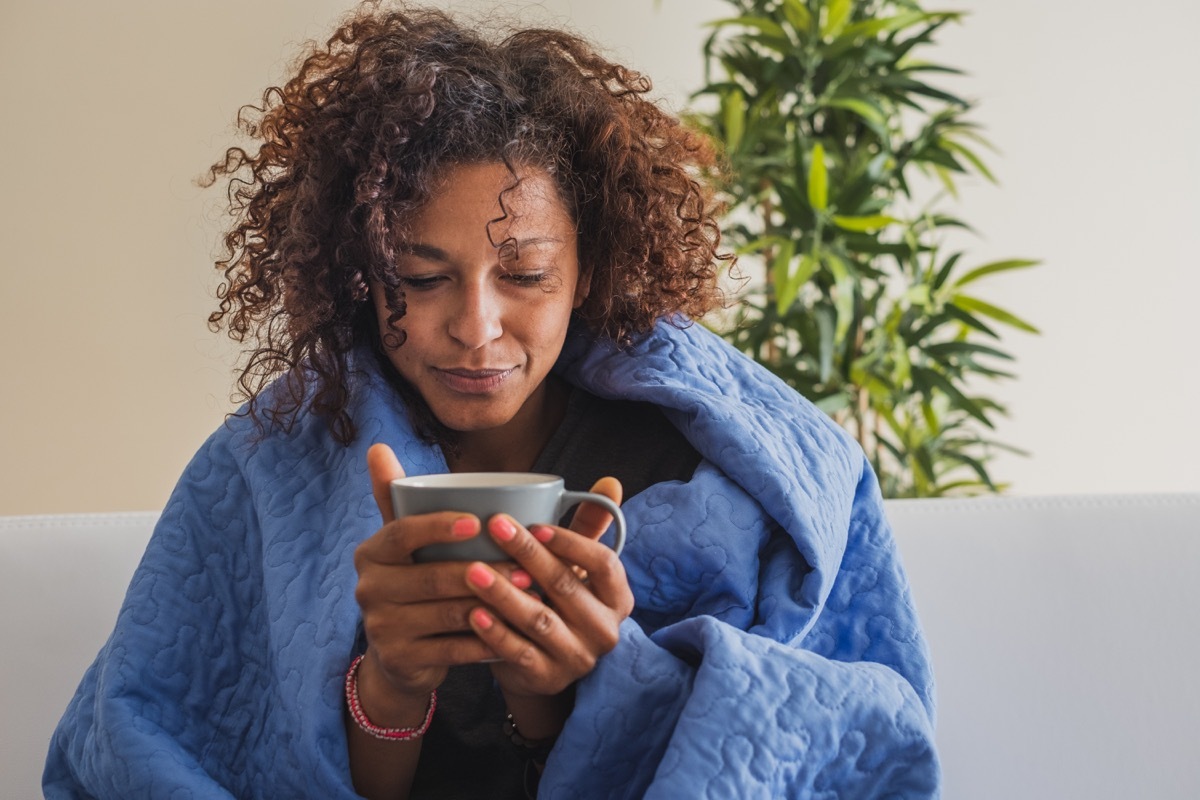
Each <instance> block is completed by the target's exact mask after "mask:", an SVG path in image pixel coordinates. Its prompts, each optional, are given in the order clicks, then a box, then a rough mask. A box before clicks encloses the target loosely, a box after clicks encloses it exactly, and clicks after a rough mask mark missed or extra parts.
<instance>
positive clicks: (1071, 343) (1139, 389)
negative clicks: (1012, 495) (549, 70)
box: [0, 0, 1200, 514]
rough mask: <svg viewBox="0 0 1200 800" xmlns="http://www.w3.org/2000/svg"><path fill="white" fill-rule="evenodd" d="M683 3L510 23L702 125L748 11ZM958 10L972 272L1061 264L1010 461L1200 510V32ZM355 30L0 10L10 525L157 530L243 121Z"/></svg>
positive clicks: (258, 14) (1152, 0)
mask: <svg viewBox="0 0 1200 800" xmlns="http://www.w3.org/2000/svg"><path fill="white" fill-rule="evenodd" d="M443 5H444V6H446V7H449V8H453V9H455V10H463V9H467V10H478V9H487V8H490V7H491V6H492V4H490V3H487V2H481V1H480V0H473V1H471V2H468V1H467V0H458V1H457V2H444V3H443ZM661 5H662V8H661V9H660V10H658V11H656V10H655V9H654V3H653V0H607V1H606V2H604V3H598V2H593V1H592V0H545V1H544V2H542V3H540V4H538V5H537V6H536V7H528V6H525V5H523V4H520V3H508V4H505V5H504V7H505V8H506V9H508V10H510V11H513V10H514V9H515V10H516V12H515V13H518V14H520V16H521V18H522V19H524V20H528V21H530V22H538V23H550V24H568V25H571V26H573V27H575V28H576V29H577V30H579V31H580V32H582V33H585V34H587V35H589V36H592V37H593V38H595V39H596V40H598V41H600V42H602V43H604V44H605V45H607V47H608V49H609V50H610V52H611V53H613V54H614V55H615V56H616V57H618V58H619V59H621V60H624V61H626V62H627V63H629V64H630V65H631V66H634V67H637V68H640V69H642V70H644V71H645V72H647V73H648V74H649V75H651V76H652V77H653V78H654V79H655V81H656V85H657V87H658V90H659V91H660V92H662V93H663V94H664V95H665V96H666V97H667V98H668V99H669V100H670V102H671V104H672V105H673V106H675V107H676V108H681V107H682V105H683V98H684V96H685V95H686V93H687V91H689V90H690V89H691V88H694V87H695V86H696V85H698V84H699V80H700V76H701V72H700V68H701V64H700V59H699V55H698V51H699V45H700V41H701V39H702V37H703V35H704V33H703V30H702V28H701V23H702V22H703V21H705V20H709V19H714V18H716V17H719V16H723V15H725V14H726V13H727V8H726V4H725V3H723V2H721V1H720V0H662V4H661ZM956 5H957V6H959V7H966V8H968V9H971V10H972V11H973V14H972V16H971V17H970V18H969V19H968V21H967V23H966V24H965V25H964V26H962V27H959V28H956V29H954V30H951V31H948V32H947V33H946V35H945V36H943V37H942V44H941V45H940V46H939V47H938V48H937V49H936V50H933V51H930V53H929V55H930V57H931V58H934V59H937V60H941V61H943V62H946V63H949V64H953V65H956V66H960V67H963V68H966V69H968V70H969V71H970V72H971V73H972V77H971V78H969V79H967V80H965V81H961V82H960V83H958V84H956V86H955V88H957V89H959V90H960V91H962V92H964V93H966V94H968V95H971V96H974V97H977V98H979V99H980V100H981V101H982V105H981V108H980V112H979V115H978V117H977V118H978V119H979V121H980V122H982V123H983V125H984V126H985V128H986V129H987V132H988V134H989V135H990V136H991V138H992V139H993V141H994V142H995V143H996V144H997V145H998V146H999V147H1000V148H1001V149H1002V151H1003V155H1002V156H1000V157H995V158H993V160H992V165H993V167H994V169H995V171H996V172H997V173H998V175H999V176H1000V178H1001V181H1002V184H1003V186H1002V187H1001V188H999V189H996V188H994V187H990V186H978V187H970V188H969V189H968V191H967V192H966V193H965V195H964V199H963V205H962V207H960V209H959V211H960V213H961V215H962V216H963V217H964V218H966V219H967V220H968V221H970V222H972V223H973V224H975V225H976V227H978V229H979V230H980V231H982V232H983V233H984V234H985V236H986V239H985V240H983V241H979V242H972V243H971V247H972V251H971V252H972V256H973V257H974V258H975V259H976V260H977V261H979V262H982V261H983V260H984V259H988V258H991V257H999V256H1009V255H1023V256H1026V255H1027V256H1034V257H1040V258H1043V259H1045V260H1046V262H1047V263H1046V266H1045V267H1042V268H1040V269H1038V270H1036V271H1034V272H1029V273H1025V274H1020V275H1014V276H1011V277H1008V278H1004V279H998V280H996V281H995V282H994V283H993V284H992V285H991V286H989V287H987V290H986V293H985V296H987V297H989V298H991V299H994V300H995V301H996V302H998V303H1000V304H1001V305H1007V306H1009V307H1011V308H1012V310H1014V311H1017V312H1018V313H1020V314H1022V315H1023V316H1025V317H1027V318H1029V319H1031V320H1033V321H1034V322H1035V323H1036V324H1038V325H1039V326H1041V327H1042V329H1043V330H1044V331H1045V335H1044V336H1042V337H1040V338H1032V337H1025V336H1021V335H1013V336H1011V337H1009V339H1008V342H1007V343H1008V346H1009V347H1010V348H1011V349H1012V350H1013V351H1014V352H1016V353H1017V354H1018V356H1019V358H1020V360H1019V362H1018V365H1017V369H1018V371H1019V373H1020V375H1021V379H1020V381H1019V382H1017V383H1015V384H1012V385H1009V386H1004V387H1001V388H1000V389H999V390H998V392H997V393H998V394H999V395H1000V396H1001V397H1002V398H1003V399H1005V400H1007V401H1008V402H1009V403H1010V405H1011V408H1012V412H1013V415H1012V418H1011V420H1010V421H1008V422H1006V423H1004V424H1003V426H1002V427H1001V429H1000V431H999V433H998V436H999V438H1000V439H1002V440H1004V441H1009V442H1011V443H1013V444H1016V445H1019V446H1021V447H1024V448H1027V449H1029V450H1032V451H1033V452H1034V457H1033V458H1031V459H1004V460H1002V461H1000V462H998V463H997V465H996V474H997V477H998V478H1000V479H1003V480H1007V481H1011V482H1012V483H1013V484H1014V490H1015V491H1017V492H1020V493H1024V494H1032V493H1044V492H1056V491H1111V490H1121V489H1129V490H1135V489H1142V490H1152V489H1155V490H1182V489H1192V490H1195V489H1197V488H1198V487H1200V469H1198V468H1197V467H1195V466H1194V463H1193V460H1192V457H1191V454H1192V453H1193V452H1195V451H1197V450H1200V424H1198V423H1197V422H1196V421H1195V419H1194V418H1193V417H1191V416H1190V415H1189V413H1188V411H1189V409H1188V408H1186V407H1185V405H1184V404H1185V398H1192V397H1195V396H1196V395H1197V390H1198V389H1200V385H1198V384H1200V379H1198V378H1197V377H1196V375H1195V372H1194V370H1193V368H1192V364H1193V363H1194V361H1195V358H1194V357H1193V356H1192V352H1191V350H1192V348H1191V346H1190V345H1191V342H1192V341H1194V340H1195V339H1196V336H1195V334H1194V333H1193V332H1192V330H1191V328H1190V325H1188V324H1187V322H1186V320H1187V318H1188V312H1190V311H1192V309H1193V308H1194V305H1195V304H1194V297H1195V296H1196V295H1197V291H1198V290H1200V279H1198V278H1197V275H1196V272H1195V270H1193V269H1191V262H1192V259H1193V258H1194V256H1193V254H1194V252H1195V251H1196V249H1197V248H1196V245H1197V243H1198V242H1197V239H1198V238H1200V234H1198V233H1197V227H1196V225H1195V224H1194V222H1193V221H1194V220H1195V219H1196V218H1197V216H1198V214H1197V212H1198V211H1200V204H1198V201H1197V199H1196V196H1195V194H1194V190H1193V187H1194V186H1195V185H1196V184H1197V182H1198V179H1200V156H1198V155H1197V152H1196V148H1195V145H1194V143H1195V142H1196V141H1198V140H1200V111H1198V110H1197V107H1196V105H1195V104H1194V103H1193V102H1192V101H1191V88H1190V86H1191V84H1192V82H1193V80H1194V79H1195V78H1196V77H1197V73H1198V72H1200V69H1198V67H1200V63H1198V62H1197V57H1196V56H1195V55H1188V54H1189V53H1194V50H1193V49H1192V42H1191V41H1190V35H1189V33H1188V32H1189V31H1191V30H1195V28H1196V25H1197V23H1198V22H1200V9H1198V8H1197V7H1195V6H1192V5H1191V4H1188V3H1184V2H1182V0H1147V2H1145V3H1142V4H1141V5H1140V6H1139V9H1138V13H1137V14H1136V16H1134V15H1131V14H1130V12H1129V11H1128V10H1127V8H1118V7H1117V5H1116V4H1115V3H1112V2H1108V3H1104V4H1100V3H1095V4H1091V5H1089V6H1088V7H1087V10H1086V15H1084V16H1083V18H1077V17H1079V16H1080V15H1081V14H1083V12H1082V10H1076V11H1074V12H1073V13H1072V12H1069V11H1068V10H1066V5H1065V4H1057V6H1058V7H1056V6H1055V4H1049V5H1047V4H1043V3H1035V2H1033V0H1011V1H1010V2H1007V3H985V2H983V0H967V1H966V2H963V3H959V4H956ZM344 9H345V5H344V4H343V3H339V2H334V0H254V2H246V0H208V1H207V2H205V3H202V4H191V3H188V4H185V3H174V2H161V0H159V1H155V0H107V2H104V3H92V2H84V1H83V0H74V2H65V3H53V4H51V3H44V4H43V3H35V2H33V0H25V2H23V3H19V4H18V3H8V4H6V5H5V6H3V7H0V74H3V75H5V76H6V79H5V80H4V81H3V82H0V109H3V116H4V124H3V125H2V126H0V176H2V178H0V348H2V350H0V358H2V361H0V363H2V364H3V365H4V368H5V376H4V378H3V389H4V391H3V392H0V420H3V422H2V423H0V454H2V455H0V513H4V514H13V513H44V512H59V511H83V510H118V509H133V508H157V507H159V506H161V504H162V503H163V502H164V500H165V499H166V496H167V493H168V492H169V491H170V487H171V486H172V485H173V483H174V481H175V478H176V476H177V475H178V473H179V471H180V470H181V469H182V467H183V465H184V464H185V463H186V461H187V459H188V458H189V457H190V455H191V453H192V452H194V450H195V449H196V447H197V446H198V445H199V444H200V442H201V441H202V440H203V439H204V437H205V436H206V435H207V434H208V433H209V432H210V431H211V430H212V429H213V428H214V427H215V426H216V425H217V424H219V422H220V420H221V418H222V416H223V414H224V413H225V412H226V411H227V410H228V409H229V408H230V404H229V401H228V397H229V393H230V386H231V380H230V375H229V365H230V363H231V362H232V358H233V355H232V354H233V351H232V348H231V346H230V345H227V344H225V343H223V341H222V340H221V339H220V338H218V337H217V336H215V335H213V334H210V333H209V332H208V331H207V329H206V327H205V317H206V315H207V313H208V311H209V310H210V308H211V307H212V300H211V291H212V289H213V287H214V286H215V273H214V271H213V270H212V269H211V262H212V260H213V258H214V256H215V255H216V254H217V253H218V247H217V245H218V236H219V230H220V228H219V225H218V221H216V220H215V219H214V214H215V208H216V207H217V204H218V202H219V197H218V196H217V194H216V193H214V192H207V193H205V192H202V191H200V190H199V189H197V188H196V187H195V186H194V185H193V182H192V181H193V179H194V178H195V177H196V176H197V175H199V174H200V173H201V172H202V171H203V170H204V168H205V167H206V166H207V165H208V164H209V163H211V161H212V160H214V159H215V158H216V157H217V156H218V155H219V153H220V152H221V151H222V149H223V148H224V147H225V146H226V145H227V144H228V143H229V142H230V134H231V123H232V119H233V115H234V112H235V110H236V108H237V107H238V106H239V105H240V104H242V103H245V102H250V101H253V100H255V99H256V98H257V96H258V95H259V93H260V92H261V90H262V88H263V87H265V86H266V85H268V84H269V83H272V82H276V81H278V80H280V79H281V77H282V76H283V74H284V70H285V67H286V64H287V62H288V61H289V60H290V58H291V57H292V55H293V54H294V52H295V50H294V46H295V45H296V43H298V42H301V41H303V40H304V39H306V38H311V37H321V36H324V35H325V34H326V33H327V32H328V30H329V29H330V26H331V24H332V21H333V20H334V19H336V17H337V16H338V15H339V14H340V13H341V12H342V11H343V10H344ZM1106 9H1111V10H1106ZM234 22H236V23H237V24H238V26H239V27H238V29H231V30H226V29H225V27H226V26H228V25H230V24H232V23H234Z"/></svg>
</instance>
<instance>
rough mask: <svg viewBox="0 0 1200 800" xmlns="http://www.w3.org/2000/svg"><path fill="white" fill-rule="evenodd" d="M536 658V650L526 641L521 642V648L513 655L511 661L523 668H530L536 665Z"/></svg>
mask: <svg viewBox="0 0 1200 800" xmlns="http://www.w3.org/2000/svg"><path fill="white" fill-rule="evenodd" d="M537 660H538V658H537V651H536V650H535V649H534V647H533V645H532V644H529V643H528V642H526V643H525V644H523V645H522V646H521V649H520V650H518V651H517V653H516V654H515V655H514V656H513V662H514V663H515V664H516V665H517V666H518V667H520V668H521V669H525V670H532V669H533V668H534V667H535V666H536V665H537Z"/></svg>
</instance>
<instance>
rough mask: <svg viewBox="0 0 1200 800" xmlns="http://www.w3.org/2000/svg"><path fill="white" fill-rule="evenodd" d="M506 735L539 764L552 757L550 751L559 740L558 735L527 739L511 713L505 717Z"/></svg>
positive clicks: (525, 754)
mask: <svg viewBox="0 0 1200 800" xmlns="http://www.w3.org/2000/svg"><path fill="white" fill-rule="evenodd" d="M504 735H505V736H507V737H508V740H509V741H510V742H512V744H513V746H514V747H516V748H517V749H518V750H520V751H521V754H522V755H524V756H525V757H526V758H528V759H529V760H530V761H535V762H537V763H538V764H545V763H546V759H547V758H549V757H550V751H551V750H553V749H554V743H555V742H557V741H558V737H557V736H551V737H550V738H548V739H526V738H525V737H524V736H522V735H521V732H520V731H519V730H517V721H516V720H514V719H513V715H512V714H511V713H510V714H509V715H508V716H506V717H505V718H504Z"/></svg>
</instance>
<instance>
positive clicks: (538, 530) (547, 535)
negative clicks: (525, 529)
mask: <svg viewBox="0 0 1200 800" xmlns="http://www.w3.org/2000/svg"><path fill="white" fill-rule="evenodd" d="M529 532H530V533H532V534H533V538H535V539H537V540H538V541H539V542H541V543H542V544H545V543H546V542H548V541H550V540H551V539H553V538H554V528H551V527H550V526H548V525H534V526H533V527H532V528H530V529H529Z"/></svg>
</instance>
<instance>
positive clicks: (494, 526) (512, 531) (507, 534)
mask: <svg viewBox="0 0 1200 800" xmlns="http://www.w3.org/2000/svg"><path fill="white" fill-rule="evenodd" d="M489 528H490V530H491V531H492V535H493V536H495V537H496V538H497V539H499V540H500V541H502V542H511V541H512V538H513V537H514V536H516V535H517V526H515V525H513V524H512V520H510V519H509V518H508V517H502V516H495V517H492V521H491V523H490V525H489Z"/></svg>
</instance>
